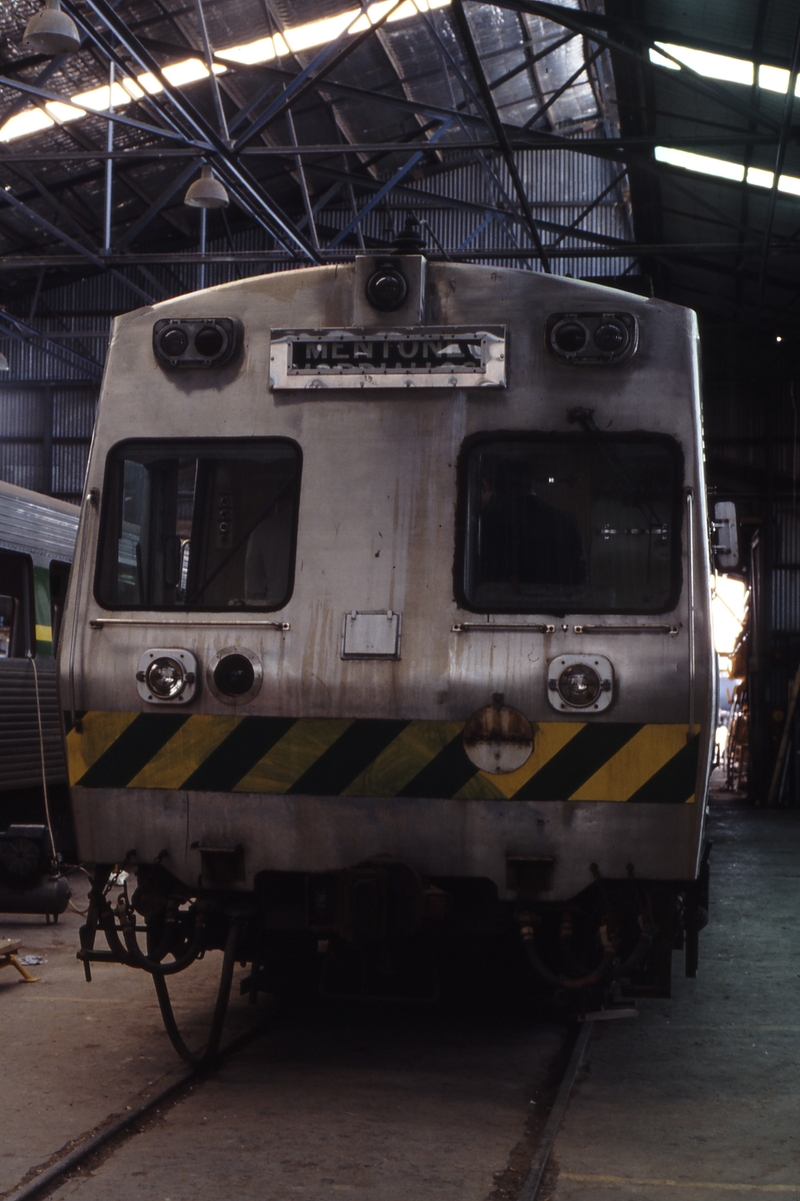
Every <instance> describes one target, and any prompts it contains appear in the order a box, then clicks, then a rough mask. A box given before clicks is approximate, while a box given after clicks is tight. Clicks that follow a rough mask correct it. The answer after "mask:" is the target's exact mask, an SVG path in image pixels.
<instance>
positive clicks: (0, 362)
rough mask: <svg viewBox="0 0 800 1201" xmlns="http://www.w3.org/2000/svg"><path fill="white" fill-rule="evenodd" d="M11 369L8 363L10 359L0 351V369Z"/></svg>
mask: <svg viewBox="0 0 800 1201" xmlns="http://www.w3.org/2000/svg"><path fill="white" fill-rule="evenodd" d="M10 370H11V368H10V367H9V365H8V359H7V358H6V356H5V355H4V354H3V353H2V351H0V371H10Z"/></svg>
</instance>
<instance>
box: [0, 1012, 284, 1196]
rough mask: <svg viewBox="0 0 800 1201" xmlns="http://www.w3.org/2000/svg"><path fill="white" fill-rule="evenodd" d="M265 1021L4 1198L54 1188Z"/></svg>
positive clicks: (249, 1038)
mask: <svg viewBox="0 0 800 1201" xmlns="http://www.w3.org/2000/svg"><path fill="white" fill-rule="evenodd" d="M265 1024H266V1019H263V1020H261V1021H259V1022H257V1023H256V1024H255V1026H253V1027H251V1029H249V1030H245V1031H244V1032H243V1033H242V1034H239V1035H237V1036H236V1038H233V1039H231V1041H230V1042H229V1043H227V1044H226V1046H224V1047H223V1048H222V1050H221V1051H219V1052H218V1054H217V1055H216V1056H215V1058H214V1059H213V1060H212V1061H211V1062H210V1063H205V1064H204V1063H198V1064H196V1065H194V1066H192V1067H189V1068H185V1069H184V1070H183V1071H179V1072H178V1073H177V1074H176V1075H173V1076H172V1078H171V1079H170V1080H169V1081H168V1082H167V1083H166V1084H164V1085H163V1086H162V1087H161V1088H160V1089H157V1090H156V1092H154V1093H151V1094H149V1095H148V1096H147V1097H145V1098H144V1099H143V1100H142V1101H140V1102H138V1104H136V1105H133V1106H132V1107H131V1108H130V1109H129V1110H126V1111H125V1113H123V1114H120V1116H119V1117H118V1118H116V1119H115V1120H114V1121H113V1122H109V1124H108V1125H107V1126H103V1127H102V1128H101V1129H100V1130H95V1131H94V1132H93V1133H91V1134H88V1135H86V1136H85V1137H83V1138H81V1139H80V1141H79V1142H78V1143H77V1145H76V1146H74V1147H73V1148H72V1149H71V1150H70V1151H67V1152H65V1153H64V1154H63V1155H60V1156H59V1157H58V1159H55V1160H53V1161H52V1162H51V1163H49V1164H47V1166H46V1167H44V1168H43V1169H42V1170H41V1172H38V1173H37V1174H36V1175H35V1176H33V1177H31V1179H30V1180H26V1181H24V1182H23V1183H22V1184H20V1185H18V1186H17V1187H16V1188H15V1189H12V1191H11V1192H10V1193H5V1194H0V1201H28V1199H29V1198H32V1197H37V1196H38V1195H39V1194H40V1193H41V1192H42V1191H43V1190H44V1189H46V1188H52V1186H53V1185H56V1184H58V1183H59V1182H60V1181H61V1180H62V1178H63V1177H65V1176H66V1175H67V1174H68V1173H69V1172H71V1171H72V1169H73V1168H76V1167H77V1166H78V1165H79V1164H81V1163H82V1162H83V1160H85V1159H87V1158H88V1157H89V1156H90V1155H92V1154H93V1152H95V1151H97V1150H99V1148H100V1147H103V1146H104V1145H105V1144H106V1143H108V1142H110V1141H111V1139H113V1138H114V1137H115V1136H116V1135H118V1134H122V1133H124V1132H125V1131H126V1130H128V1129H129V1128H130V1127H131V1126H133V1125H134V1124H135V1123H136V1122H137V1121H139V1119H140V1118H143V1117H144V1116H145V1115H146V1114H148V1113H149V1112H150V1111H151V1110H153V1109H155V1108H156V1107H157V1106H158V1105H161V1104H163V1103H164V1102H165V1101H168V1100H170V1099H171V1098H172V1097H173V1096H174V1095H175V1094H177V1093H179V1092H180V1091H181V1090H182V1089H183V1088H185V1087H186V1085H187V1084H190V1083H191V1082H192V1081H194V1080H200V1079H202V1078H203V1077H204V1076H207V1075H208V1074H209V1073H210V1072H211V1071H213V1069H214V1068H215V1067H216V1066H217V1065H218V1064H220V1063H222V1062H223V1061H224V1060H225V1059H227V1058H229V1057H230V1056H231V1055H234V1054H235V1053H236V1052H237V1051H240V1050H242V1049H243V1048H244V1047H245V1046H247V1044H248V1043H250V1042H251V1041H252V1040H253V1039H254V1038H257V1037H258V1036H259V1034H261V1033H262V1032H263V1030H264V1026H265Z"/></svg>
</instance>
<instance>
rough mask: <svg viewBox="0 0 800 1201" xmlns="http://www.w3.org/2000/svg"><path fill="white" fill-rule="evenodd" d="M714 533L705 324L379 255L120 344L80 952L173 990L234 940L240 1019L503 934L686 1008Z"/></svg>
mask: <svg viewBox="0 0 800 1201" xmlns="http://www.w3.org/2000/svg"><path fill="white" fill-rule="evenodd" d="M707 535H708V529H707V517H706V507H705V493H704V482H703V468H702V452H701V429H700V408H699V393H698V370H697V331H696V323H695V317H694V314H693V313H692V312H690V311H689V310H686V309H682V308H679V307H676V306H674V305H670V304H666V303H663V302H661V301H658V300H652V299H651V300H648V299H644V298H642V297H641V296H638V295H633V294H630V293H625V292H621V291H618V290H614V289H611V288H606V287H602V286H598V285H593V284H591V283H580V282H576V281H573V280H567V279H560V278H555V277H552V276H545V275H540V274H534V273H530V272H523V271H517V270H510V269H509V270H506V269H498V268H492V267H478V266H472V265H466V264H464V265H461V264H454V263H450V262H430V261H427V260H426V258H425V257H424V256H423V255H422V254H395V255H389V256H375V255H364V256H361V257H358V258H357V259H356V260H355V262H353V263H348V264H343V265H339V266H330V267H320V268H309V269H303V270H298V271H293V272H289V273H278V274H273V275H269V276H264V277H261V278H256V279H247V280H243V281H240V282H237V283H234V284H229V285H225V286H222V287H216V288H211V289H209V290H207V291H205V292H201V293H196V294H194V295H190V296H184V297H181V298H179V299H176V300H171V301H168V302H165V303H164V304H160V305H158V306H156V307H154V308H147V309H142V310H140V311H138V312H134V313H130V314H127V315H126V316H124V317H121V318H119V319H118V320H117V321H116V323H115V327H114V333H113V338H112V342H111V348H110V354H109V358H108V365H107V369H106V375H105V382H104V385H103V390H102V397H101V401H100V407H99V416H98V422H97V428H96V433H95V439H94V443H93V449H92V454H91V459H90V464H89V472H88V488H87V495H86V500H85V503H84V507H83V515H82V522H81V531H80V536H79V546H80V555H79V564H80V566H79V569H78V571H76V572H75V573H74V574H73V578H72V582H71V585H70V588H71V591H70V598H71V599H70V604H69V606H68V614H67V621H66V626H65V631H64V638H63V640H62V654H61V659H60V663H61V685H62V699H63V701H64V705H65V710H66V721H67V727H68V746H69V767H70V779H71V785H72V798H73V806H74V814H75V821H76V826H77V831H78V839H79V846H80V851H81V855H82V857H83V858H84V859H87V860H91V861H93V862H96V863H98V864H100V865H101V867H100V870H99V875H98V878H97V880H96V882H95V887H94V893H93V897H94V901H93V910H92V915H91V917H90V921H89V923H88V924H87V928H86V930H85V931H84V935H83V948H82V951H81V955H82V957H83V958H84V959H85V960H86V962H87V963H88V962H90V961H91V959H92V958H97V957H98V956H100V957H102V956H106V957H109V956H110V957H112V958H117V959H119V960H120V961H122V962H127V963H131V964H136V965H137V966H140V967H145V968H146V969H147V970H149V971H151V972H152V973H153V974H154V976H155V978H156V983H157V985H158V986H159V988H161V989H162V991H163V987H164V981H165V974H167V973H168V972H169V971H172V970H178V968H181V967H183V966H186V965H187V964H188V963H189V962H190V961H191V959H192V957H193V956H194V955H196V954H197V953H199V951H200V950H202V949H204V948H205V947H206V946H221V945H223V944H226V940H227V945H228V947H229V950H230V947H231V946H232V945H233V944H234V943H235V944H236V946H237V951H236V957H237V958H242V959H248V960H252V961H253V962H254V968H253V974H252V976H251V987H252V988H253V989H256V988H257V987H260V986H261V985H262V984H264V986H267V984H269V982H270V979H271V977H270V971H271V970H272V969H271V965H272V967H274V965H275V964H276V963H277V962H278V961H279V960H280V961H281V962H284V963H285V962H286V961H290V962H291V961H292V958H293V956H294V954H295V951H296V954H297V955H298V956H299V955H300V954H301V951H302V948H303V947H306V948H307V947H309V946H313V947H314V948H315V949H316V948H318V949H319V950H320V952H321V954H320V956H319V959H320V961H321V963H322V976H323V980H324V981H327V986H328V987H329V989H330V991H337V990H339V991H343V992H346V993H347V992H350V993H352V992H358V991H359V989H362V990H363V991H366V992H377V993H385V992H387V991H391V988H390V985H389V983H387V981H388V978H389V976H391V973H392V970H394V971H395V976H402V975H403V972H402V971H400V970H399V969H398V968H397V964H398V963H404V962H407V961H408V960H409V957H408V954H407V952H408V950H409V947H411V946H412V944H414V940H415V939H416V940H422V941H423V942H424V941H425V939H426V938H427V937H428V935H427V934H426V931H430V930H432V929H437V928H438V929H439V930H444V931H445V932H446V931H447V930H448V929H453V928H455V927H454V926H453V923H456V924H458V923H459V922H461V925H460V926H459V927H458V928H459V929H460V930H461V932H462V935H463V932H464V930H465V929H467V930H468V929H470V928H471V927H470V922H473V925H474V929H475V931H476V934H475V937H476V938H477V936H478V934H477V931H478V930H479V929H480V928H485V923H486V920H487V914H495V915H497V914H501V915H505V916H506V917H507V918H508V921H509V923H511V924H514V923H516V925H518V926H519V929H521V932H522V942H523V943H524V946H525V948H526V949H527V951H528V954H529V957H530V960H531V962H532V963H533V965H534V967H535V968H536V970H537V972H538V973H539V975H540V976H543V977H544V978H545V979H546V980H548V981H550V982H551V983H553V984H555V985H557V986H558V987H560V988H562V989H564V990H566V991H570V990H571V991H573V992H576V993H580V994H581V995H582V996H585V995H586V992H587V989H591V987H593V986H594V985H599V984H602V983H606V984H607V983H608V982H610V981H611V980H612V979H615V978H623V979H625V980H626V981H627V983H628V986H629V987H630V988H631V989H632V990H634V991H635V990H636V989H638V990H639V991H645V992H646V991H648V990H650V991H652V992H658V991H661V992H664V991H666V990H667V989H668V981H669V961H670V956H671V950H672V947H673V944H674V943H675V942H676V940H677V941H680V939H681V938H682V937H683V936H684V934H685V935H688V937H689V942H690V951H689V961H690V962H689V967H690V971H691V970H693V966H694V955H695V950H694V948H695V942H696V939H695V935H696V929H697V927H698V926H699V924H700V922H701V920H702V916H701V910H702V895H701V894H702V891H703V889H702V863H703V857H704V852H703V847H704V842H703V824H704V812H705V797H706V788H707V779H708V771H709V747H710V736H711V732H712V729H713V711H714V678H713V651H712V641H711V629H710V615H709V552H708V537H707ZM122 862H125V863H126V864H127V865H129V867H130V868H131V869H132V870H133V871H135V872H136V874H137V877H138V886H137V888H136V891H135V892H134V893H133V895H132V897H130V899H129V900H126V899H123V902H122V903H121V904H120V906H119V907H118V909H117V911H116V912H115V913H114V914H112V913H111V911H110V909H109V906H108V903H107V901H106V899H105V883H104V882H105V879H106V876H107V872H108V870H109V868H110V867H111V865H113V864H116V863H122ZM137 915H138V916H137ZM465 915H466V916H465ZM98 923H99V925H100V926H102V927H103V929H104V930H105V933H106V935H107V936H108V938H109V941H110V947H111V949H110V950H109V951H100V950H96V949H94V935H95V930H96V927H97V925H98ZM232 923H234V924H235V930H236V933H235V935H230V930H231V929H232ZM448 923H450V926H448ZM145 926H146V928H147V935H148V943H147V946H148V948H149V949H148V950H142V948H141V946H140V944H139V943H138V942H137V931H140V930H142V929H143V928H144V927H145ZM515 928H516V926H515ZM443 937H444V938H445V940H446V937H447V935H446V933H445V934H444V935H443ZM516 937H517V938H518V937H519V933H518V932H517V934H516ZM434 942H435V939H434ZM425 945H426V946H429V945H432V944H431V943H430V940H428V942H426V943H425ZM287 947H288V948H290V950H289V951H287ZM153 948H155V950H154V949H153ZM277 948H280V949H277ZM291 948H294V950H291ZM232 953H233V952H231V954H232ZM404 956H405V957H406V958H405V959H404ZM392 964H394V968H392ZM348 965H349V968H352V971H349V969H348ZM387 965H388V966H387ZM382 973H383V974H382ZM359 981H360V983H358V982H359ZM423 991H424V990H423Z"/></svg>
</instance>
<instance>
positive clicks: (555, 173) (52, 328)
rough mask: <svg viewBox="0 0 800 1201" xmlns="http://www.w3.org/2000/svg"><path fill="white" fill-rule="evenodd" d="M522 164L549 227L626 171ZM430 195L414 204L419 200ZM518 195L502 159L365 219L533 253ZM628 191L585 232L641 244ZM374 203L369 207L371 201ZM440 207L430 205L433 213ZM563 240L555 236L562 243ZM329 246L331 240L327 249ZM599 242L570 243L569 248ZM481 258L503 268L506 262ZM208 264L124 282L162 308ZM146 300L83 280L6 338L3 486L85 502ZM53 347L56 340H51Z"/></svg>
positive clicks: (219, 244) (423, 184)
mask: <svg viewBox="0 0 800 1201" xmlns="http://www.w3.org/2000/svg"><path fill="white" fill-rule="evenodd" d="M517 163H518V167H519V170H520V173H521V175H522V178H523V180H524V182H525V187H526V191H527V193H528V195H529V196H530V199H531V205H532V209H533V213H534V216H535V217H537V218H538V219H540V220H544V221H550V222H556V223H558V224H561V225H570V224H571V223H572V222H574V221H576V220H577V218H578V217H580V215H581V213H582V212H583V210H584V209H585V208H586V207H588V206H589V205H590V204H591V203H592V201H593V200H594V199H595V197H596V196H598V195H599V194H600V193H601V192H602V191H603V190H604V189H605V188H606V187H608V185H609V184H610V183H611V182H612V181H613V180H614V178H615V177H616V175H617V174H618V168H617V165H616V164H614V163H611V162H608V161H607V160H603V159H600V158H592V157H591V156H589V155H585V154H578V153H573V152H571V151H562V150H558V151H547V152H544V153H537V152H536V151H523V152H520V153H519V154H518V155H517ZM415 193H416V194H418V195H419V201H415V199H414V194H415ZM433 193H435V194H438V195H439V196H445V197H447V198H448V199H449V200H451V201H452V202H453V208H451V209H442V208H441V207H440V202H439V201H437V200H436V199H435V198H434V196H433V195H431V199H430V201H429V202H426V200H425V197H426V195H429V194H433ZM512 195H513V189H512V185H511V180H510V178H509V176H508V172H507V169H506V167H505V164H504V163H503V162H497V161H492V162H491V164H490V163H489V162H488V160H487V161H486V162H485V163H476V164H473V165H470V166H465V167H460V168H457V169H455V170H453V171H449V172H446V173H442V174H440V175H438V176H437V177H436V178H435V179H433V180H421V181H420V180H417V181H414V180H412V179H410V178H409V179H408V180H406V181H404V191H403V193H402V194H400V193H392V194H390V196H389V197H388V198H387V201H386V202H384V203H383V204H382V205H380V206H378V207H376V208H375V209H373V210H372V211H371V212H370V213H369V214H368V215H367V216H366V217H365V219H364V222H363V232H364V235H365V236H366V237H367V238H372V239H377V240H379V241H381V242H383V241H390V240H391V239H392V237H393V236H394V234H395V233H396V232H397V231H398V230H399V229H401V228H402V226H403V222H404V219H405V214H406V213H407V212H415V213H416V214H417V215H418V216H419V217H421V218H424V219H425V220H427V221H428V222H429V224H430V229H431V231H432V234H433V235H435V238H431V237H429V238H428V241H429V244H430V245H431V247H432V249H433V248H434V245H435V240H436V239H438V241H439V242H440V243H441V244H442V245H444V246H446V247H449V248H451V249H456V248H459V247H461V248H463V249H464V250H469V249H475V250H483V251H487V250H488V251H491V250H493V249H497V250H503V249H507V248H509V247H520V248H527V247H530V245H531V242H530V238H529V236H528V235H527V233H526V232H525V228H524V226H523V225H522V224H521V223H520V222H518V221H514V220H512V219H511V218H510V217H506V216H504V215H503V213H502V209H503V207H504V206H505V207H509V205H508V203H507V201H506V200H505V199H504V197H505V196H512ZM625 196H626V194H625V193H624V192H623V191H622V190H621V186H617V187H616V188H614V189H613V190H612V191H611V192H610V193H609V195H608V196H607V197H606V198H605V199H604V200H603V201H601V203H600V204H599V205H597V207H595V208H594V209H593V210H592V212H591V213H589V215H588V216H587V217H586V218H585V219H584V220H583V221H582V222H581V223H580V225H581V228H582V229H584V230H589V231H591V232H592V233H594V234H598V235H602V236H604V237H605V238H619V239H621V240H628V239H632V238H633V229H632V224H631V219H630V207H629V205H628V203H627V200H626V198H625ZM362 203H363V202H362ZM429 205H430V207H429ZM352 216H353V212H352V209H351V208H350V207H348V206H346V205H344V204H332V205H331V206H330V207H329V208H327V209H325V210H323V211H321V212H320V213H319V214H318V215H317V219H318V221H319V224H320V227H321V229H323V230H327V231H331V230H336V229H343V228H344V227H345V226H346V225H347V224H348V222H349V221H350V220H351V219H352ZM556 236H557V235H556V234H554V233H553V232H545V234H544V238H543V240H544V241H545V242H551V241H553V240H554V239H555V237H556ZM324 240H325V239H324V238H323V241H324ZM587 244H589V245H591V243H586V242H584V241H583V240H581V239H576V238H575V237H567V238H565V239H564V241H563V246H564V247H573V246H577V247H581V246H583V245H587ZM208 249H209V250H211V251H213V250H217V251H229V250H230V249H231V244H230V243H229V242H228V240H227V239H224V240H210V241H209V244H208ZM233 249H234V250H238V251H243V252H247V251H250V252H256V253H258V252H263V251H265V250H273V249H274V244H273V243H271V242H270V240H269V238H268V236H267V235H266V234H265V233H264V232H263V231H262V230H259V229H255V230H251V231H247V232H245V233H242V234H237V235H235V236H234V239H233ZM482 261H487V262H495V263H498V264H502V263H503V262H506V263H507V262H508V260H503V259H502V257H498V258H497V259H492V258H489V259H486V260H482ZM514 263H515V265H517V266H519V267H521V268H532V269H533V270H539V269H540V264H539V263H538V262H537V261H536V259H535V255H534V253H533V252H532V254H531V258H530V259H526V258H523V259H519V260H514ZM631 265H632V260H631V259H630V258H626V257H624V256H620V257H619V258H589V257H587V258H577V259H563V258H562V259H559V258H556V259H554V261H553V270H554V272H555V273H556V274H561V275H572V276H591V275H610V274H621V273H622V272H624V271H625V270H627V269H628V268H629V267H630V266H631ZM292 266H293V264H287V263H281V264H273V265H270V264H257V263H230V264H228V263H212V264H208V265H207V266H206V271H205V282H206V286H207V287H212V286H214V285H215V284H221V283H227V282H229V281H231V280H235V279H240V278H243V277H244V276H248V275H257V274H260V273H261V272H262V271H265V270H291V269H292ZM201 270H202V269H201V267H200V266H198V265H194V264H192V265H184V266H173V265H169V266H168V265H154V266H152V267H140V268H136V267H131V268H125V269H124V270H123V271H122V272H120V274H122V275H124V276H125V277H126V278H127V279H129V280H130V281H131V283H132V284H135V285H136V287H138V288H140V289H144V290H145V292H147V293H148V294H150V295H151V296H152V297H153V299H154V300H164V299H167V298H168V297H171V296H179V295H181V294H182V293H185V292H191V291H194V290H195V289H197V288H199V287H200V281H201ZM141 303H143V301H142V298H141V296H140V295H139V294H138V293H137V292H136V290H135V289H134V288H133V287H130V286H126V285H125V284H124V283H122V282H121V281H120V280H119V279H115V278H113V277H111V276H109V275H95V276H91V277H88V278H85V279H81V280H78V281H77V282H76V283H74V284H72V285H69V286H64V287H59V288H54V289H50V290H47V289H46V288H44V289H43V290H42V292H41V295H40V297H39V300H38V310H37V313H36V315H35V316H34V317H33V318H32V321H33V324H34V326H35V328H36V329H37V330H38V331H40V335H39V337H37V338H36V339H27V340H24V341H20V340H15V339H13V338H11V337H4V336H3V334H2V332H0V349H1V350H2V351H3V353H5V355H6V356H7V358H8V362H9V367H10V370H9V372H8V373H7V374H6V373H5V372H3V373H0V479H3V480H8V481H10V482H11V483H14V484H19V485H21V486H23V487H26V488H32V489H34V490H36V491H38V492H46V493H51V494H53V495H56V496H60V497H63V498H64V499H66V500H76V499H77V498H78V497H79V496H80V493H81V490H82V487H83V477H84V473H85V468H86V459H87V455H88V449H89V441H90V439H91V433H92V425H93V422H94V413H95V407H96V404H97V395H98V388H99V379H100V374H101V371H102V365H103V363H104V360H105V348H106V342H107V337H108V330H109V326H110V321H111V318H112V317H113V316H114V315H116V314H118V313H122V312H126V311H128V310H130V309H132V308H138V307H139V305H140V304H141ZM47 339H49V340H47Z"/></svg>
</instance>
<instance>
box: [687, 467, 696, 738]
mask: <svg viewBox="0 0 800 1201" xmlns="http://www.w3.org/2000/svg"><path fill="white" fill-rule="evenodd" d="M686 526H687V530H686V554H687V558H688V568H689V570H688V572H687V584H688V598H687V599H688V605H689V730H688V734H687V736H686V741H687V742H690V741H691V740H692V738H693V737H694V709H695V697H694V683H695V645H694V644H695V632H694V611H695V603H694V593H695V578H694V492H693V490H692V489H691V488H687V489H686Z"/></svg>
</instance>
